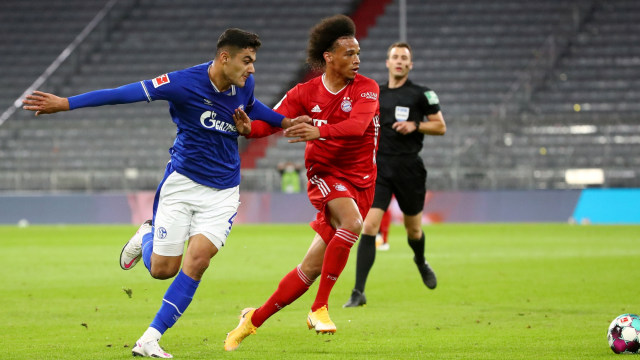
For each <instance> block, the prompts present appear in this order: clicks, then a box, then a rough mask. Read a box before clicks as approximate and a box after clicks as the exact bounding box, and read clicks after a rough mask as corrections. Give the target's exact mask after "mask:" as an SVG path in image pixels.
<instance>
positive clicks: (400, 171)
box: [371, 154, 427, 216]
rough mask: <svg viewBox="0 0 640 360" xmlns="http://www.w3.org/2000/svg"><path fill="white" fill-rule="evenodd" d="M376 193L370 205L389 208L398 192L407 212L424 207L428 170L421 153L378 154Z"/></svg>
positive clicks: (399, 203) (408, 213)
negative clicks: (410, 154)
mask: <svg viewBox="0 0 640 360" xmlns="http://www.w3.org/2000/svg"><path fill="white" fill-rule="evenodd" d="M377 162H378V178H377V180H376V193H375V196H374V198H373V205H372V206H371V207H374V208H378V209H382V210H387V208H388V207H389V203H390V202H391V196H392V195H395V196H396V200H397V201H398V205H399V206H400V210H402V212H403V213H404V214H405V215H409V216H413V215H417V214H418V213H419V212H421V211H422V210H423V209H424V197H425V195H426V194H427V170H426V169H425V168H424V164H423V162H422V159H421V158H420V157H418V156H415V157H414V156H408V157H407V156H384V155H381V154H379V155H378V158H377Z"/></svg>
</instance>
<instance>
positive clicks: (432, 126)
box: [416, 111, 447, 135]
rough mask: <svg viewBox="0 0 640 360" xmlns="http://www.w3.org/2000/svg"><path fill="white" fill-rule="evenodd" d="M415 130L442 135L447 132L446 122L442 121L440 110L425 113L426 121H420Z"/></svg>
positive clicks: (426, 133)
mask: <svg viewBox="0 0 640 360" xmlns="http://www.w3.org/2000/svg"><path fill="white" fill-rule="evenodd" d="M416 130H417V131H420V132H421V133H423V134H425V135H444V133H446V132H447V124H446V123H445V122H444V117H443V116H442V111H438V112H437V113H435V114H431V115H427V121H421V122H420V124H419V125H418V128H417V129H416Z"/></svg>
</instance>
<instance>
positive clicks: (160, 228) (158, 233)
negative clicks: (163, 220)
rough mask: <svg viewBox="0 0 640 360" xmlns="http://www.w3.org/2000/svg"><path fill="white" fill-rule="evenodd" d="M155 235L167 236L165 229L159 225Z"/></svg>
mask: <svg viewBox="0 0 640 360" xmlns="http://www.w3.org/2000/svg"><path fill="white" fill-rule="evenodd" d="M156 235H157V236H158V239H164V238H166V237H167V229H165V228H163V227H159V228H158V231H156Z"/></svg>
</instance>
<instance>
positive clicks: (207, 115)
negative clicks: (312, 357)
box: [200, 111, 238, 133]
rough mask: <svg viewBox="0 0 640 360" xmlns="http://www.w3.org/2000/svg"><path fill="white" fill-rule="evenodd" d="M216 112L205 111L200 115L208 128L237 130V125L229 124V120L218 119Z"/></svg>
mask: <svg viewBox="0 0 640 360" xmlns="http://www.w3.org/2000/svg"><path fill="white" fill-rule="evenodd" d="M217 115H218V114H216V113H215V112H213V111H205V112H203V113H202V115H200V124H202V126H204V127H205V128H207V129H215V130H218V131H223V132H228V133H232V132H237V131H238V130H237V129H236V127H235V125H232V124H229V123H228V122H225V121H222V120H216V116H217Z"/></svg>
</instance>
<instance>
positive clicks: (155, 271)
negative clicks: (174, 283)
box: [150, 264, 179, 280]
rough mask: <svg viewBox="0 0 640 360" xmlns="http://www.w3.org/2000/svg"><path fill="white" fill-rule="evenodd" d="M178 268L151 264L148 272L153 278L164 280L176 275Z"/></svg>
mask: <svg viewBox="0 0 640 360" xmlns="http://www.w3.org/2000/svg"><path fill="white" fill-rule="evenodd" d="M178 270H179V269H173V268H171V267H160V266H153V264H152V265H151V271H150V273H151V276H152V277H153V278H154V279H159V280H165V279H170V278H172V277H174V276H176V274H177V273H178Z"/></svg>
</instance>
